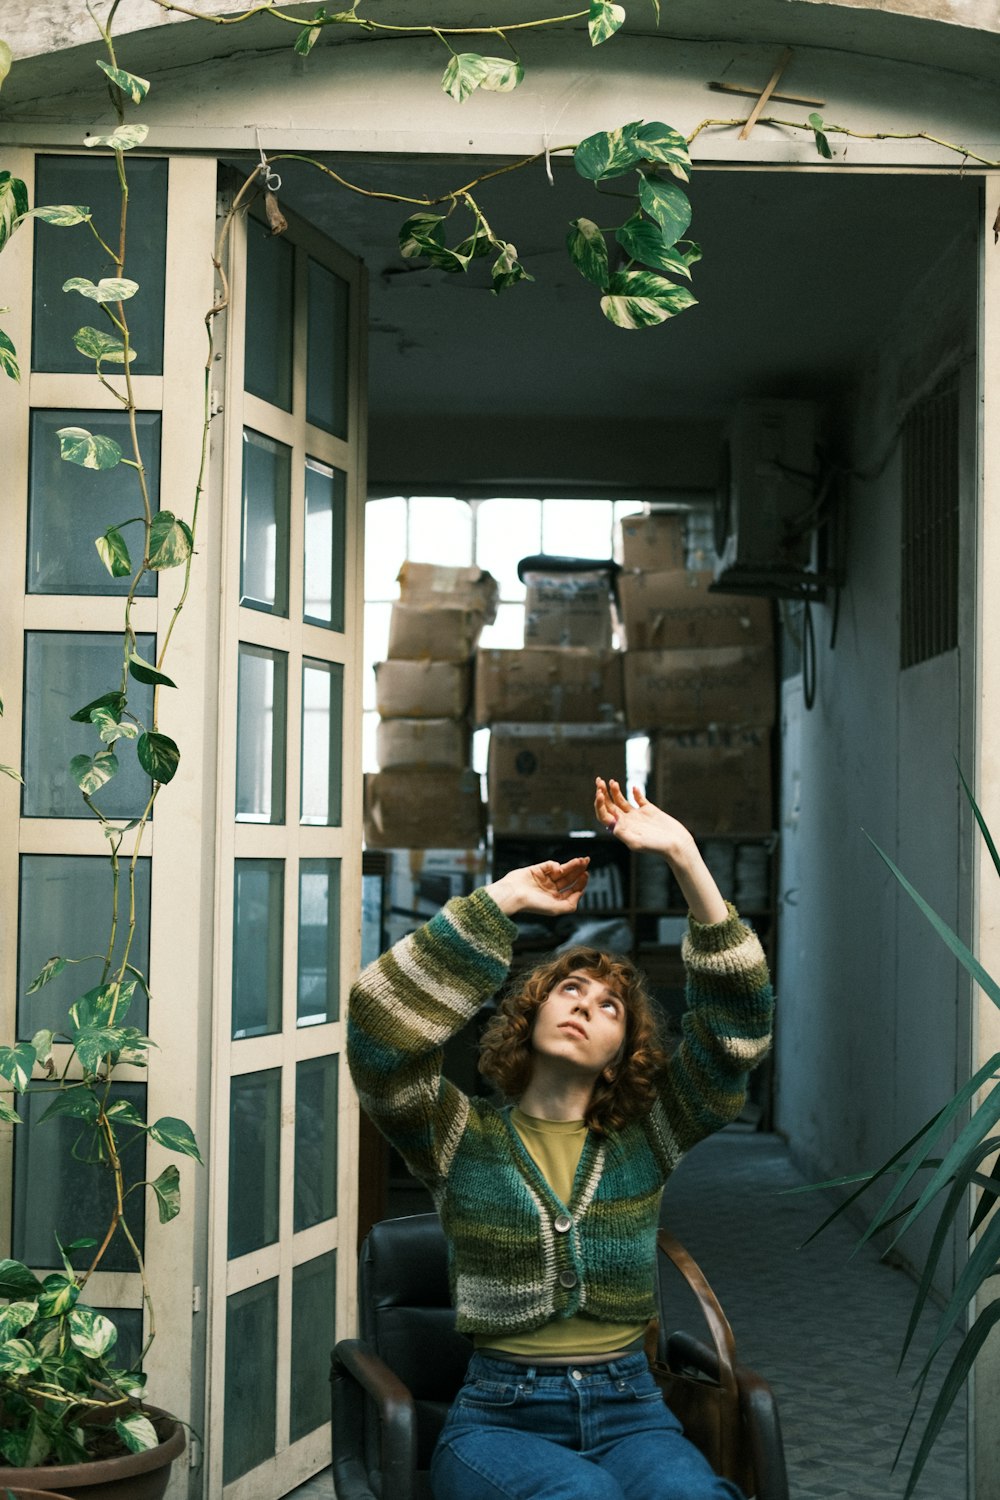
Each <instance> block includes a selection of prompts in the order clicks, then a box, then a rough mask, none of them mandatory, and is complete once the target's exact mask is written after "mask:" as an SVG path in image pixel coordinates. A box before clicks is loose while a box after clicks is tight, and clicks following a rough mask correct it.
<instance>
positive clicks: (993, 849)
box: [955, 758, 1000, 875]
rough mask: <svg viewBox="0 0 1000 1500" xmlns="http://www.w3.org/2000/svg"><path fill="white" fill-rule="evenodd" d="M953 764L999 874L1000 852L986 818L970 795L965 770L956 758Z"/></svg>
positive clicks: (970, 791)
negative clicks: (956, 767)
mask: <svg viewBox="0 0 1000 1500" xmlns="http://www.w3.org/2000/svg"><path fill="white" fill-rule="evenodd" d="M955 765H956V766H958V774H959V777H960V779H961V782H962V786H963V788H964V790H965V795H966V796H967V797H968V799H969V801H970V803H971V804H972V811H973V812H974V813H975V815H976V822H977V823H978V824H979V832H980V833H981V834H982V836H983V838H984V840H985V842H986V847H987V849H988V850H989V851H990V858H991V859H992V861H993V868H994V869H995V870H996V872H997V874H998V875H1000V853H998V852H997V846H996V844H994V842H993V835H992V834H991V833H990V830H989V829H988V828H987V826H986V819H985V818H984V817H983V815H982V813H981V812H980V811H979V803H978V802H977V801H976V799H975V797H974V796H973V795H972V788H971V787H970V786H969V783H968V782H967V781H966V779H965V772H964V771H963V770H962V767H961V766H960V765H959V764H958V760H957V758H956V760H955Z"/></svg>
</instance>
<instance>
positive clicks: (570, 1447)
mask: <svg viewBox="0 0 1000 1500" xmlns="http://www.w3.org/2000/svg"><path fill="white" fill-rule="evenodd" d="M431 1487H432V1489H433V1491H434V1495H435V1500H743V1495H742V1492H741V1491H740V1490H739V1489H738V1488H737V1487H736V1485H734V1484H732V1483H730V1481H729V1480H728V1479H720V1478H719V1477H718V1475H717V1474H716V1473H715V1472H714V1471H713V1470H712V1468H711V1466H710V1465H709V1463H708V1462H707V1460H706V1459H705V1458H704V1457H703V1456H702V1454H701V1453H700V1452H699V1451H698V1449H697V1448H695V1447H694V1445H693V1444H692V1443H689V1442H688V1440H687V1438H686V1437H685V1436H684V1434H683V1432H682V1430H681V1425H680V1423H679V1422H678V1421H677V1418H676V1417H675V1416H674V1415H673V1413H672V1412H671V1411H669V1410H668V1408H667V1407H666V1406H665V1405H664V1402H663V1397H662V1396H661V1394H660V1390H659V1387H658V1386H657V1384H656V1382H655V1381H654V1379H653V1377H652V1375H651V1374H650V1372H649V1366H648V1365H647V1363H646V1356H645V1355H644V1354H643V1353H642V1352H641V1351H640V1352H639V1353H637V1354H628V1355H625V1356H624V1357H623V1358H621V1359H616V1360H613V1361H611V1362H609V1363H608V1364H601V1365H579V1366H576V1367H574V1366H572V1365H568V1366H564V1365H557V1366H549V1367H546V1366H545V1365H518V1364H514V1363H512V1362H510V1361H508V1360H503V1359H494V1358H493V1357H492V1356H489V1355H483V1354H474V1355H473V1356H472V1360H471V1362H470V1364H469V1372H468V1375H467V1376H466V1380H465V1384H464V1385H463V1386H462V1389H461V1390H460V1391H459V1393H458V1396H457V1398H456V1400H455V1404H454V1406H453V1407H452V1409H451V1411H450V1413H449V1415H448V1420H447V1422H446V1423H445V1426H444V1430H443V1431H442V1433H441V1437H440V1439H439V1440H438V1445H437V1448H436V1449H435V1450H434V1458H433V1461H432V1464H431Z"/></svg>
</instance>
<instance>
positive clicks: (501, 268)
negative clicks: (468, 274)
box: [490, 240, 535, 297]
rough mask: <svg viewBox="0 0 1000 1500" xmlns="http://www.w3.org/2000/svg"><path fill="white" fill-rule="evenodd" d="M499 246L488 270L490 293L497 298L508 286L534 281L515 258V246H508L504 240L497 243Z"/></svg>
mask: <svg viewBox="0 0 1000 1500" xmlns="http://www.w3.org/2000/svg"><path fill="white" fill-rule="evenodd" d="M497 243H498V244H499V246H500V254H499V255H498V256H497V258H496V260H495V261H494V262H493V265H492V266H491V268H490V275H491V277H492V279H493V286H492V292H493V295H494V296H495V297H498V296H499V295H500V293H501V292H503V291H505V290H506V289H507V287H509V286H516V285H517V283H518V282H519V281H534V279H535V278H534V276H531V275H529V273H528V272H527V271H526V270H525V269H524V267H523V266H522V264H521V262H520V261H519V260H518V258H517V247H516V245H509V244H507V243H506V242H505V241H504V240H499V241H498V242H497Z"/></svg>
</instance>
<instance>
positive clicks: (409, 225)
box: [399, 213, 444, 260]
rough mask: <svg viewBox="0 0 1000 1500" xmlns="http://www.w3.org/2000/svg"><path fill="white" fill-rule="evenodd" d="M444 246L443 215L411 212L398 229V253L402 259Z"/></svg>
mask: <svg viewBox="0 0 1000 1500" xmlns="http://www.w3.org/2000/svg"><path fill="white" fill-rule="evenodd" d="M443 247H444V215H443V214H428V213H419V214H413V215H412V216H411V217H410V218H409V219H407V221H406V223H405V224H404V225H403V227H402V229H401V230H400V231H399V253H400V255H402V256H403V258H404V260H413V259H414V258H415V257H416V256H418V255H429V254H430V253H431V252H432V251H435V250H440V249H443Z"/></svg>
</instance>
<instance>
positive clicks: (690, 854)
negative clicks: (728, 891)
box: [594, 776, 729, 923]
mask: <svg viewBox="0 0 1000 1500" xmlns="http://www.w3.org/2000/svg"><path fill="white" fill-rule="evenodd" d="M632 795H633V797H634V798H635V802H634V803H632V802H629V800H628V798H627V797H626V796H625V794H624V793H623V792H622V789H621V787H620V786H619V784H618V782H617V781H605V780H604V779H603V777H600V776H598V778H597V791H596V793H595V796H594V812H595V813H596V814H597V821H598V822H599V823H603V825H604V827H605V828H606V829H607V830H608V832H609V833H612V834H613V835H614V837H615V838H616V839H621V841H622V843H623V844H625V845H627V847H628V848H629V849H638V850H643V851H645V852H646V853H648V854H661V855H662V856H663V858H664V859H665V860H666V861H667V864H668V865H669V866H670V868H671V870H672V871H673V875H674V879H675V880H676V881H677V884H678V885H679V886H680V888H681V892H682V894H683V896H684V899H685V901H686V902H687V904H688V907H689V909H690V912H691V915H692V916H693V917H694V919H695V921H696V922H704V923H714V922H724V921H725V920H726V918H727V917H728V916H729V908H728V907H727V906H726V903H725V901H724V900H723V897H722V893H721V892H720V890H719V887H718V886H717V885H716V883H715V880H714V879H713V877H712V873H711V871H710V870H709V868H708V866H707V865H706V864H705V861H704V860H703V859H702V857H701V851H700V850H699V848H698V845H697V844H696V843H695V841H694V837H693V835H692V834H691V833H689V832H688V830H687V829H686V828H685V827H684V824H683V823H680V822H678V820H677V819H676V818H672V817H671V816H670V814H669V813H665V812H664V811H663V809H662V808H659V807H657V806H656V805H655V803H653V802H650V801H649V800H648V799H647V798H646V797H645V796H644V795H643V793H642V792H641V791H640V790H639V788H638V787H633V788H632Z"/></svg>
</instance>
